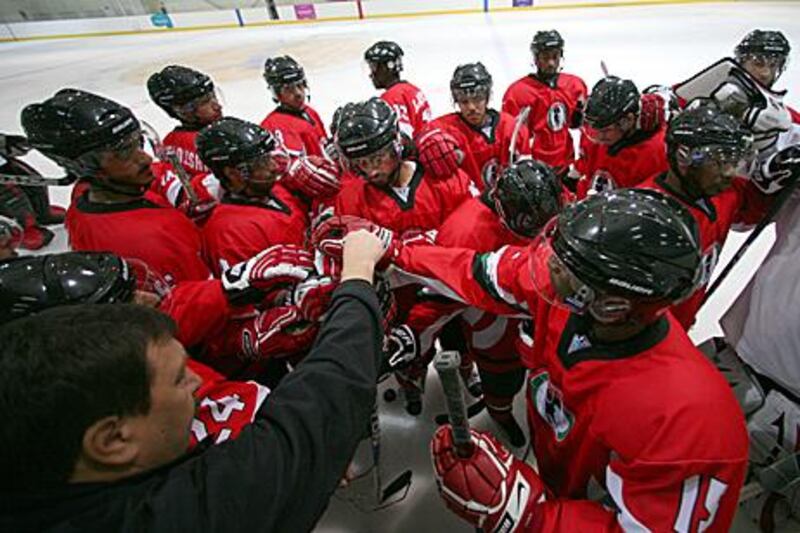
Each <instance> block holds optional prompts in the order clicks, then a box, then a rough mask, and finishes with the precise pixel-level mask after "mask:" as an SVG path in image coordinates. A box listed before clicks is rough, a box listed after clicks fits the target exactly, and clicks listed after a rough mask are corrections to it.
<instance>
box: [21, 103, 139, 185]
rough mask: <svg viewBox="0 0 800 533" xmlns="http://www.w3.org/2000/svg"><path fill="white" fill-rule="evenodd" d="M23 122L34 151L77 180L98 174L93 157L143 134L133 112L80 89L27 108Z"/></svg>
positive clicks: (95, 159) (96, 160)
mask: <svg viewBox="0 0 800 533" xmlns="http://www.w3.org/2000/svg"><path fill="white" fill-rule="evenodd" d="M20 120H21V122H22V127H23V129H24V130H25V134H26V135H27V137H28V142H29V144H30V145H31V146H32V147H33V148H36V149H37V150H39V151H40V152H42V153H43V154H44V155H46V156H47V157H49V158H51V159H52V160H53V161H55V162H56V163H58V164H59V165H60V166H62V167H64V168H65V169H66V170H67V171H68V172H70V173H72V174H75V175H78V176H80V175H91V174H93V173H94V172H95V171H96V170H97V165H98V159H97V158H96V157H90V156H92V155H96V154H97V153H98V152H102V151H103V150H106V149H114V148H115V147H119V146H121V145H123V144H125V143H127V142H130V139H131V138H132V137H133V136H134V135H140V134H141V125H140V124H139V121H138V120H137V119H136V117H135V116H134V115H133V113H132V112H131V110H130V109H128V108H127V107H125V106H123V105H120V104H118V103H117V102H114V101H112V100H108V99H107V98H103V97H102V96H98V95H96V94H92V93H89V92H85V91H81V90H78V89H61V90H60V91H58V92H57V93H56V94H55V95H53V96H52V97H50V98H48V99H47V100H45V101H44V102H41V103H36V104H30V105H28V106H26V107H25V108H24V109H23V110H22V114H21V117H20Z"/></svg>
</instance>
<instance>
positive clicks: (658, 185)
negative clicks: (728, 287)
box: [638, 173, 771, 330]
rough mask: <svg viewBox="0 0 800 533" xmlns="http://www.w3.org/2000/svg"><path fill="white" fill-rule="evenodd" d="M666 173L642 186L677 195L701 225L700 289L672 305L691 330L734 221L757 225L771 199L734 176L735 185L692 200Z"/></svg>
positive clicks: (683, 322)
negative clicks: (667, 180)
mask: <svg viewBox="0 0 800 533" xmlns="http://www.w3.org/2000/svg"><path fill="white" fill-rule="evenodd" d="M665 177H666V174H663V173H662V174H658V175H656V176H652V177H651V178H650V179H648V180H646V181H645V182H644V183H641V184H640V185H639V186H638V187H640V188H643V189H656V190H659V191H661V192H665V193H667V194H669V195H671V196H673V197H675V198H677V199H678V200H679V201H680V202H681V203H682V204H684V206H685V207H686V208H687V209H689V211H690V212H691V213H692V216H694V218H695V220H697V225H698V227H699V228H700V246H701V249H702V251H703V277H702V279H701V281H700V285H699V286H698V288H697V290H696V291H695V292H694V293H693V294H692V295H691V296H689V297H688V298H687V299H686V300H684V301H683V302H681V303H679V304H678V305H675V306H673V307H672V309H671V311H672V314H673V315H674V316H675V318H677V319H678V322H680V323H681V325H682V326H683V327H684V328H685V329H686V330H688V329H689V328H690V327H691V326H692V324H694V319H695V316H696V315H697V311H698V310H699V309H700V306H701V305H702V304H703V298H704V297H705V294H706V287H707V286H708V282H709V281H710V279H711V273H712V272H714V268H715V267H716V265H717V260H718V259H719V254H720V252H721V251H722V245H723V244H725V239H726V238H727V237H728V232H730V230H731V227H732V226H734V225H735V224H745V225H750V224H757V223H758V221H759V220H761V218H762V217H763V216H764V214H765V213H766V210H767V209H768V207H769V205H770V203H771V200H770V198H769V197H768V196H766V195H764V194H763V193H762V192H761V191H759V190H758V188H757V187H755V186H754V185H753V184H752V182H751V181H750V180H748V179H746V178H741V177H740V178H735V179H734V180H733V185H732V186H731V187H730V188H728V189H726V190H725V191H723V192H721V193H720V194H717V195H715V196H712V197H711V198H707V199H702V200H697V201H693V200H691V199H690V198H687V197H685V196H684V195H683V194H681V193H679V192H678V191H676V190H674V189H673V188H671V187H670V186H669V185H667V184H666V183H665V182H664V178H665Z"/></svg>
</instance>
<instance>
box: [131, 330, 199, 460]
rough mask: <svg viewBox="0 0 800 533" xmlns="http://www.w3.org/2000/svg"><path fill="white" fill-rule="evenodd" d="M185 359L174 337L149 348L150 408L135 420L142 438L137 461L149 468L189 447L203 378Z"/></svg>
mask: <svg viewBox="0 0 800 533" xmlns="http://www.w3.org/2000/svg"><path fill="white" fill-rule="evenodd" d="M186 360H187V356H186V351H185V350H184V349H183V346H182V345H181V343H180V342H178V341H177V340H175V339H174V338H170V340H169V341H161V342H152V343H151V344H150V346H149V347H148V349H147V362H148V365H149V369H150V375H151V378H150V410H149V411H148V412H147V413H146V414H144V415H140V416H139V417H137V420H136V427H137V428H138V431H139V432H140V437H141V441H140V442H141V447H140V454H139V457H138V458H137V460H138V462H140V464H141V465H142V466H144V467H146V468H154V467H157V466H161V465H163V464H166V463H168V462H170V461H172V460H174V459H177V458H178V457H180V456H181V455H182V454H183V453H185V452H186V449H187V448H188V446H189V435H190V431H191V425H192V418H193V417H194V412H195V399H194V392H195V391H196V390H197V389H198V388H199V387H200V378H199V377H198V376H197V374H195V373H194V372H193V371H192V370H191V369H189V368H187V366H186Z"/></svg>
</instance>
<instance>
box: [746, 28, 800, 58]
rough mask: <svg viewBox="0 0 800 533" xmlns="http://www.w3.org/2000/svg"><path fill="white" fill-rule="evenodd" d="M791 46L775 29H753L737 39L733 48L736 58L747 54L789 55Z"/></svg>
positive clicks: (783, 56) (765, 55)
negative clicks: (740, 38)
mask: <svg viewBox="0 0 800 533" xmlns="http://www.w3.org/2000/svg"><path fill="white" fill-rule="evenodd" d="M791 51H792V47H791V46H790V45H789V40H788V39H786V36H785V35H783V33H781V32H779V31H775V30H753V31H751V32H750V33H748V34H747V35H745V36H744V38H743V39H742V40H741V41H739V44H737V45H736V48H735V49H734V54H735V55H736V58H737V59H741V58H743V57H746V56H748V55H757V56H764V57H777V58H782V59H783V60H784V61H785V60H786V58H787V57H789V52H791Z"/></svg>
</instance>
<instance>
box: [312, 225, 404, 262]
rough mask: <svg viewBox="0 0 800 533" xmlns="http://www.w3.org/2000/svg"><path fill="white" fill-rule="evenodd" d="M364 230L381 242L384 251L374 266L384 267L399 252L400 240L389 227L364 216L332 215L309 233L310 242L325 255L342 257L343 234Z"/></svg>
mask: <svg viewBox="0 0 800 533" xmlns="http://www.w3.org/2000/svg"><path fill="white" fill-rule="evenodd" d="M361 229H363V230H366V231H368V232H370V233H372V234H374V235H375V236H376V237H378V239H380V241H381V242H382V243H383V249H384V253H383V256H382V257H381V260H380V261H378V264H377V265H376V268H377V269H378V270H381V269H384V268H386V267H387V266H388V263H389V261H391V259H392V258H394V257H396V256H397V255H398V254H399V253H400V246H401V244H400V242H399V241H398V239H396V238H395V235H394V232H393V231H392V230H390V229H387V228H384V227H383V226H379V225H377V224H375V223H374V222H370V221H369V220H366V219H364V218H360V217H355V216H351V215H338V216H332V217H330V218H328V219H327V220H325V222H323V223H321V224H320V225H319V226H318V227H317V228H316V229H315V230H314V232H313V233H312V234H311V243H312V244H313V245H314V246H315V247H316V248H317V249H318V250H319V251H321V252H322V253H324V254H325V255H329V256H331V257H335V258H337V259H338V258H341V257H342V246H343V242H344V238H345V236H346V235H347V234H348V233H350V232H351V231H358V230H361Z"/></svg>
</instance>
